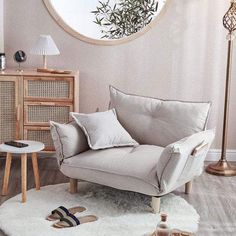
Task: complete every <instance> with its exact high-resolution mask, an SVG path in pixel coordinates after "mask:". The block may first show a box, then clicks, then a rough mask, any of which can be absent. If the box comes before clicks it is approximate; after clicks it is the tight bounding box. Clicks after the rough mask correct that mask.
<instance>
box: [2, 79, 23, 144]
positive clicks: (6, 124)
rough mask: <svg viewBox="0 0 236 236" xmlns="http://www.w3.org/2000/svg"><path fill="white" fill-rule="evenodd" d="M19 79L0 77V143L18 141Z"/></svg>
mask: <svg viewBox="0 0 236 236" xmlns="http://www.w3.org/2000/svg"><path fill="white" fill-rule="evenodd" d="M18 96H19V78H18V77H16V76H0V143H2V142H5V141H9V140H14V139H20V107H19V105H20V104H19V97H18Z"/></svg>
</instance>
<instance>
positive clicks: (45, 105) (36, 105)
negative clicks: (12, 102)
mask: <svg viewBox="0 0 236 236" xmlns="http://www.w3.org/2000/svg"><path fill="white" fill-rule="evenodd" d="M72 110H73V106H72V104H68V103H63V102H25V103H24V124H25V125H38V126H49V121H50V120H52V121H56V122H59V123H67V122H69V120H70V112H71V111H72Z"/></svg>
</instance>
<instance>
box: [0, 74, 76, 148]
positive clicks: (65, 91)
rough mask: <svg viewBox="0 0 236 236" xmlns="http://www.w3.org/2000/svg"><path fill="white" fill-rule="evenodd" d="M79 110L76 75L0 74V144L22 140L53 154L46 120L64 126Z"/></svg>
mask: <svg viewBox="0 0 236 236" xmlns="http://www.w3.org/2000/svg"><path fill="white" fill-rule="evenodd" d="M70 111H75V112H78V111H79V73H78V72H72V73H71V74H68V75H64V74H63V75H62V74H50V73H38V72H36V71H34V70H25V71H23V72H17V71H14V70H6V71H4V72H0V143H2V142H4V141H7V140H15V139H26V140H35V141H40V142H43V143H44V144H45V150H44V151H54V147H53V143H52V139H51V135H50V127H49V121H50V120H53V121H56V122H60V123H66V122H68V121H69V120H70V117H69V112H70Z"/></svg>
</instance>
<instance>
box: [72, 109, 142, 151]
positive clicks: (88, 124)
mask: <svg viewBox="0 0 236 236" xmlns="http://www.w3.org/2000/svg"><path fill="white" fill-rule="evenodd" d="M70 115H71V116H72V117H73V118H74V120H75V121H76V122H77V124H78V125H79V126H80V127H81V128H82V130H83V131H84V133H85V135H86V137H87V140H88V144H89V147H90V148H91V149H93V150H97V149H104V148H111V147H120V146H134V145H138V143H137V142H136V141H135V140H134V139H132V137H131V136H130V135H129V133H128V132H127V131H126V130H125V129H124V128H123V127H122V126H121V124H120V123H119V121H118V120H117V117H116V112H115V109H112V110H108V111H105V112H96V113H92V114H82V113H74V112H71V113H70Z"/></svg>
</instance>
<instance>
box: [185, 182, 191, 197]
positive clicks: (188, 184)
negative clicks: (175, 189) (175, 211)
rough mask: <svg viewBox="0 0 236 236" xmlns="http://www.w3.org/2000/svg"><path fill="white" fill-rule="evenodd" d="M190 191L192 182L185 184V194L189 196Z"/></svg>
mask: <svg viewBox="0 0 236 236" xmlns="http://www.w3.org/2000/svg"><path fill="white" fill-rule="evenodd" d="M191 190H192V181H189V182H188V183H186V184H185V193H186V194H190V192H191Z"/></svg>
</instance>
